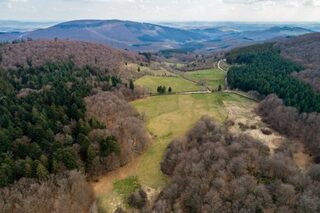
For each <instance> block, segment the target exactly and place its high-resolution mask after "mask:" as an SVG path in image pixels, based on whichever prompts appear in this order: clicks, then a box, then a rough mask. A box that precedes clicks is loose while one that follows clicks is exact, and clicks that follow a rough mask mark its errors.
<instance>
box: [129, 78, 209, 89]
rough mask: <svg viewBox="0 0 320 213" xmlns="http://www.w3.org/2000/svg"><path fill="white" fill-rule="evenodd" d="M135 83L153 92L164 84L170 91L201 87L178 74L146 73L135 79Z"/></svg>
mask: <svg viewBox="0 0 320 213" xmlns="http://www.w3.org/2000/svg"><path fill="white" fill-rule="evenodd" d="M135 84H137V85H139V86H143V87H146V88H148V89H149V91H150V92H151V93H153V94H155V93H157V87H158V86H160V85H162V86H166V88H169V87H171V88H172V92H190V91H199V90H201V89H203V88H202V87H201V86H199V85H196V84H194V83H192V82H190V81H188V80H186V79H183V78H182V77H180V76H176V77H160V76H150V75H146V76H143V77H142V78H139V79H138V80H137V81H135Z"/></svg>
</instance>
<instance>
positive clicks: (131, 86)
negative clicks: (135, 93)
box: [129, 80, 134, 90]
mask: <svg viewBox="0 0 320 213" xmlns="http://www.w3.org/2000/svg"><path fill="white" fill-rule="evenodd" d="M129 88H130V89H131V90H134V83H133V80H130V81H129Z"/></svg>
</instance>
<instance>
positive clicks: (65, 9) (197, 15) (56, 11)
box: [0, 0, 320, 22]
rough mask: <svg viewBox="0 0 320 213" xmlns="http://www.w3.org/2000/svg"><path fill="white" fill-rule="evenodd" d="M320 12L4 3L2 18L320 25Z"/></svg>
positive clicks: (246, 3) (107, 2) (300, 4)
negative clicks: (313, 23)
mask: <svg viewBox="0 0 320 213" xmlns="http://www.w3.org/2000/svg"><path fill="white" fill-rule="evenodd" d="M319 9H320V0H299V1H298V0H197V1H196V0H174V1H171V0H162V1H160V0H153V1H152V0H79V1H75V0H57V1H54V2H51V1H50V2H47V1H43V0H1V1H0V19H1V20H21V21H40V20H42V21H59V22H60V21H64V20H78V19H83V18H84V17H85V18H86V19H102V20H105V19H120V20H133V21H139V22H142V21H143V22H168V21H170V22H193V21H201V22H208V21H210V22H217V21H222V22H224V21H228V22H233V21H240V22H318V21H319V20H320V13H319ZM177 11H179V12H178V13H177Z"/></svg>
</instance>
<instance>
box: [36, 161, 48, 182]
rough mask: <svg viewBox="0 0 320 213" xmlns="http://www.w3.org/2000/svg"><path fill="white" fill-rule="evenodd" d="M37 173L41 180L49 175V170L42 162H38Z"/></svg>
mask: <svg viewBox="0 0 320 213" xmlns="http://www.w3.org/2000/svg"><path fill="white" fill-rule="evenodd" d="M36 175H37V177H38V178H39V179H40V180H44V179H46V178H47V177H48V175H49V172H48V170H47V169H46V167H44V166H43V165H42V163H41V162H39V163H38V166H37V171H36Z"/></svg>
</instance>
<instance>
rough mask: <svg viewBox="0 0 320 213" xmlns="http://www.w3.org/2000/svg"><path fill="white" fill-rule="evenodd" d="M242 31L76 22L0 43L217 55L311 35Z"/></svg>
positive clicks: (291, 29)
mask: <svg viewBox="0 0 320 213" xmlns="http://www.w3.org/2000/svg"><path fill="white" fill-rule="evenodd" d="M252 25H254V24H252ZM244 29H247V30H234V29H233V28H232V27H231V26H214V27H205V28H203V27H200V26H199V27H198V28H197V27H193V28H182V27H181V28H179V26H174V27H170V26H162V25H158V24H150V23H140V22H132V21H121V20H75V21H69V22H64V23H60V24H57V25H54V26H52V27H48V28H45V29H38V30H34V31H29V32H2V33H1V32H0V41H13V40H16V39H28V38H32V39H54V38H60V39H72V40H79V41H88V42H94V43H99V44H106V45H109V46H112V47H115V48H120V49H129V50H134V51H152V52H156V51H159V50H166V49H184V50H187V51H194V50H209V51H216V50H221V49H227V48H232V47H237V46H241V45H245V44H251V43H255V42H261V41H265V40H270V39H274V38H279V37H287V36H298V35H302V34H306V33H311V32H313V31H311V30H308V29H305V28H301V27H296V26H291V25H289V26H272V27H270V26H269V25H268V26H265V28H261V27H260V28H252V29H251V28H244Z"/></svg>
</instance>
